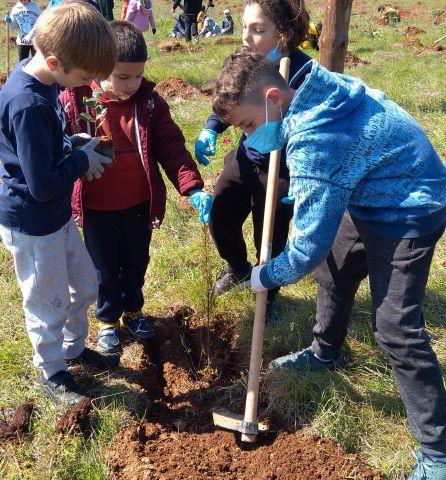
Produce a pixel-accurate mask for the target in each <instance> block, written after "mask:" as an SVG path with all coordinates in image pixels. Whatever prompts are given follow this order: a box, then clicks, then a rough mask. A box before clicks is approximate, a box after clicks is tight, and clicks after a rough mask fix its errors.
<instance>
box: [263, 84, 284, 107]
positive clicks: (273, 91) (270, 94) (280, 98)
mask: <svg viewBox="0 0 446 480" xmlns="http://www.w3.org/2000/svg"><path fill="white" fill-rule="evenodd" d="M265 98H266V99H267V100H271V102H272V103H273V105H274V106H276V107H277V108H281V107H282V105H283V103H284V100H285V97H284V94H283V92H282V90H280V88H277V87H270V88H267V89H266V91H265Z"/></svg>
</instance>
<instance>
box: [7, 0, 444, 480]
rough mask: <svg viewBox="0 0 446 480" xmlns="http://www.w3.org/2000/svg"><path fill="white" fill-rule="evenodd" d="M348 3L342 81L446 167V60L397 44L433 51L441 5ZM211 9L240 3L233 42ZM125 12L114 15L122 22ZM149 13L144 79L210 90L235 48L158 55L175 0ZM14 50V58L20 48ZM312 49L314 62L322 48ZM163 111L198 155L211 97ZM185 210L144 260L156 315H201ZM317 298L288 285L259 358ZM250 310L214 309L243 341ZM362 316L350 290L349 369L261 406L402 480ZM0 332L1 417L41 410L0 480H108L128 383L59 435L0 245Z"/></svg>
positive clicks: (283, 391)
mask: <svg viewBox="0 0 446 480" xmlns="http://www.w3.org/2000/svg"><path fill="white" fill-rule="evenodd" d="M39 3H40V2H39ZM353 3H354V7H353V15H352V18H351V32H350V46H349V50H350V51H351V52H353V53H355V54H356V55H357V56H358V57H360V58H361V59H364V60H368V61H369V62H370V63H369V64H366V65H359V66H357V67H354V68H347V70H346V73H348V74H351V75H354V76H358V77H360V78H362V79H363V80H365V81H366V82H367V83H368V84H369V85H370V86H372V87H374V88H378V89H381V90H384V91H385V92H386V93H387V94H388V95H389V97H390V98H391V99H393V100H395V101H396V102H398V103H399V104H401V105H402V106H403V107H404V108H406V109H407V110H408V111H409V112H410V113H411V114H412V115H414V116H415V118H417V119H418V120H419V122H420V123H421V124H422V126H423V127H424V129H425V130H426V131H427V132H428V134H429V137H430V138H431V140H432V142H433V144H434V146H435V147H436V149H437V151H438V152H440V154H441V156H442V158H443V160H446V52H435V51H433V50H431V49H429V48H425V47H422V46H410V45H408V46H406V44H407V43H410V42H407V41H405V42H404V39H405V35H404V30H405V28H406V27H407V26H409V25H413V26H417V27H419V28H421V29H423V30H424V31H425V32H426V33H421V34H419V35H417V36H416V37H417V38H419V40H420V41H421V43H422V44H423V45H424V46H431V45H433V42H434V40H435V39H437V38H439V37H441V36H442V35H445V34H446V20H444V18H445V17H444V15H443V17H441V11H442V10H444V11H446V2H445V1H442V2H440V1H438V0H426V1H421V2H417V3H416V4H415V2H411V1H410V0H399V1H397V2H395V4H397V5H399V6H400V7H402V8H403V9H404V12H405V14H404V15H403V19H402V22H401V23H400V24H397V25H396V26H394V27H389V26H383V25H380V24H379V23H378V22H377V19H378V12H377V7H378V5H379V4H380V2H377V1H370V0H356V1H355V2H353ZM216 4H217V8H216V9H215V17H216V18H218V20H219V21H220V20H221V17H222V10H223V8H224V7H226V6H227V5H230V6H232V7H235V8H233V10H234V12H235V18H236V22H237V31H236V36H237V38H240V35H241V28H240V24H241V11H242V8H241V7H240V6H237V5H241V4H242V2H235V1H233V0H231V1H228V2H226V3H224V4H223V3H219V2H218V0H217V1H216ZM307 4H308V8H309V10H310V12H311V15H312V19H313V20H314V21H318V20H320V19H322V17H323V2H322V1H318V2H316V1H308V2H307ZM439 5H440V6H439ZM441 5H442V6H441ZM10 6H11V3H10V2H8V3H5V1H4V0H0V18H3V17H4V14H5V13H6V12H7V10H8V8H10ZM120 6H121V4H118V5H117V6H116V8H115V16H117V17H119V14H120ZM154 10H155V13H156V17H157V22H158V32H157V34H156V36H153V35H152V34H151V33H150V34H147V44H148V47H149V51H150V57H151V58H150V60H149V62H148V63H147V67H146V76H147V78H149V79H151V80H154V81H156V82H159V81H162V80H164V79H166V78H168V77H172V76H178V77H181V78H182V79H184V80H185V81H187V82H189V83H191V84H193V85H196V86H198V87H200V86H203V85H206V84H209V83H210V82H212V81H213V80H214V79H215V78H216V76H217V74H218V71H219V67H220V65H221V62H222V60H223V59H224V58H225V56H227V55H228V54H229V53H230V52H231V51H232V50H233V49H234V47H235V46H236V45H219V44H216V43H215V40H213V39H209V40H201V41H200V45H199V47H200V48H199V49H198V48H197V47H196V46H195V45H194V46H192V47H191V48H190V49H186V50H185V51H181V52H175V53H163V52H162V51H161V50H160V49H159V44H160V43H161V42H165V41H166V38H167V36H168V33H169V32H170V30H171V28H172V25H173V18H172V15H171V13H170V2H168V1H166V0H154ZM443 13H444V12H443ZM438 18H439V20H438V21H436V19H438ZM1 29H2V30H1V35H2V36H1V39H2V40H1V44H0V73H1V72H3V71H4V70H5V68H6V67H5V63H6V62H5V56H6V47H5V35H4V31H5V30H4V23H2V25H1ZM403 43H404V44H403ZM444 45H445V46H446V42H445V43H444ZM11 53H12V57H11V58H12V63H14V62H15V61H16V49H15V47H14V46H12V47H11ZM312 55H314V56H316V55H317V52H312ZM170 106H171V110H172V114H173V116H174V118H175V120H176V121H177V122H178V124H179V125H180V126H181V128H182V129H183V132H184V135H185V137H186V139H187V146H188V148H189V149H190V151H193V146H194V142H195V139H196V137H197V135H198V133H199V131H200V129H201V128H202V127H203V126H204V124H205V120H206V118H207V116H208V114H209V113H210V111H211V110H210V104H209V100H207V99H206V98H202V97H200V98H193V99H188V100H184V99H174V100H172V101H171V102H170ZM239 134H240V132H238V131H236V130H235V129H232V128H231V129H229V130H228V131H227V132H226V133H225V134H224V135H221V136H220V137H219V138H220V139H219V144H218V155H217V156H216V157H214V158H213V159H212V161H211V164H210V165H209V166H208V167H200V170H201V172H202V174H203V176H204V177H205V178H206V179H211V178H212V177H213V176H214V175H215V174H216V173H217V172H219V171H221V169H222V161H223V157H224V154H225V153H227V152H228V151H229V150H230V149H231V148H233V147H234V146H235V145H236V142H237V139H238V136H239ZM223 140H224V142H223ZM166 148H169V147H168V146H166ZM182 205H183V204H182V202H181V201H180V200H179V196H178V194H177V193H176V192H175V190H174V189H173V188H172V187H171V186H169V199H168V210H167V216H166V220H165V223H164V225H163V227H162V229H161V230H159V231H156V233H155V235H154V238H153V241H152V245H151V258H152V261H151V264H150V266H149V270H148V273H147V277H146V285H145V297H146V307H145V308H146V311H147V312H148V313H150V314H156V313H157V312H161V311H163V310H165V309H166V308H167V307H169V306H170V305H172V304H173V303H185V304H188V305H190V306H191V307H192V308H194V309H195V310H198V311H199V310H202V309H203V308H204V307H203V306H204V304H205V282H204V280H203V275H202V273H203V272H202V270H203V268H202V264H203V257H204V255H203V237H202V231H201V228H200V226H199V224H198V222H197V221H196V215H195V213H194V212H193V211H191V210H188V209H184V208H183V207H182ZM245 232H246V239H247V243H248V245H249V246H250V252H251V260H253V261H254V255H253V248H252V245H253V241H252V240H253V239H252V229H251V227H250V225H249V222H246V230H245ZM445 257H446V242H445V241H444V240H442V241H441V242H440V245H439V247H438V249H437V253H436V256H435V260H434V263H433V266H432V271H431V276H430V281H429V285H428V293H427V299H426V304H425V316H426V321H427V325H428V330H429V333H430V335H431V338H432V344H433V347H434V350H435V351H436V353H437V355H438V357H439V359H440V362H441V364H442V367H443V369H446V332H445V329H444V326H445V322H446V296H445V295H446V269H445V267H444V266H442V261H443V260H444V258H445ZM211 263H212V271H213V275H215V276H216V275H217V273H218V272H219V271H220V269H221V267H222V266H223V263H222V261H221V260H220V259H219V258H218V256H217V255H216V253H215V251H214V250H212V252H211ZM315 296H316V284H315V282H314V281H313V279H312V278H310V277H308V278H306V279H304V280H303V281H302V282H300V283H298V284H296V285H292V286H289V287H286V288H284V289H283V290H282V293H281V295H280V301H279V306H280V310H281V313H282V315H283V317H284V319H285V321H284V323H283V324H281V325H279V326H277V327H275V328H274V329H267V331H266V339H265V358H266V360H268V359H270V358H272V357H274V356H275V355H277V354H278V353H281V352H283V351H285V350H288V349H292V350H297V349H300V348H301V347H305V346H307V345H308V341H309V339H310V338H311V329H312V326H313V324H314V322H315ZM253 309H254V301H253V298H252V295H251V294H250V293H249V292H237V293H234V294H230V295H228V296H226V297H224V298H222V299H219V300H218V302H217V304H216V306H215V311H216V312H218V311H228V310H230V311H231V312H234V313H235V314H236V315H237V316H238V317H239V318H240V322H239V329H240V342H241V343H247V342H249V340H250V333H251V325H252V319H253ZM370 318H371V315H370V295H369V289H368V285H367V283H364V284H363V285H362V286H361V289H360V291H359V293H358V296H357V302H356V307H355V310H354V317H353V319H352V324H351V328H350V332H349V336H348V342H347V344H346V346H345V352H346V355H347V357H348V359H349V363H348V366H347V367H346V368H345V369H344V370H341V371H339V372H336V373H327V374H322V375H318V376H314V375H313V376H306V377H302V378H298V379H296V378H294V377H292V376H290V377H286V378H285V379H284V381H281V382H280V383H278V382H276V383H274V382H273V383H272V384H271V385H270V386H269V390H268V391H267V392H266V391H265V392H263V402H264V404H265V405H267V408H268V411H269V413H271V414H274V415H280V416H281V417H283V418H286V419H288V420H289V422H290V424H296V425H297V426H298V427H299V428H305V429H306V430H308V431H311V432H317V433H319V434H321V435H322V436H326V437H330V438H333V439H334V440H335V441H336V442H339V443H341V444H342V445H344V446H345V447H346V448H347V449H348V450H349V451H352V452H357V453H361V454H362V456H363V458H364V459H365V460H366V461H367V462H368V463H369V464H370V465H372V466H376V467H378V468H380V469H381V470H382V471H383V472H384V475H385V477H386V478H388V479H392V480H397V479H403V478H405V475H407V473H408V472H409V470H410V467H411V465H412V464H413V454H414V452H415V451H416V445H415V444H414V442H413V440H412V438H411V435H410V433H409V430H408V426H407V421H406V417H405V412H404V409H403V405H402V402H401V400H400V398H399V396H398V393H397V391H396V388H395V385H394V381H393V377H392V373H391V369H390V364H389V362H388V360H387V358H386V356H385V355H384V354H383V353H382V352H381V351H380V350H379V349H378V348H377V346H376V343H375V341H374V339H373V335H372V331H371V328H370ZM91 319H92V322H91V325H92V328H91V331H92V333H91V335H92V340H94V338H95V335H96V328H97V327H96V325H95V322H94V319H93V315H92V316H91ZM0 325H1V326H0V418H2V411H3V412H4V414H5V415H6V416H7V415H8V414H9V412H10V411H11V409H12V408H13V407H15V406H17V405H19V404H20V403H22V402H23V401H25V400H26V399H28V398H35V399H36V405H37V413H36V414H35V415H34V417H33V422H32V431H31V432H30V434H29V435H28V436H25V437H24V438H23V440H22V441H21V442H20V443H18V444H17V443H0V478H1V479H5V480H6V479H7V480H13V479H14V480H18V479H33V480H43V479H45V480H71V479H83V480H87V479H88V480H93V479H94V480H96V479H97V480H99V479H101V480H105V479H106V478H107V475H106V462H107V447H108V446H109V445H110V444H111V443H112V442H113V438H114V435H115V434H116V432H117V431H118V430H119V428H120V426H121V425H122V424H123V423H125V422H126V421H127V420H128V418H129V415H130V414H129V412H128V411H127V410H126V408H125V406H124V402H123V401H122V399H121V396H120V395H118V394H117V393H118V392H122V391H126V389H128V388H130V387H128V385H126V384H125V382H122V383H119V384H118V386H117V387H115V390H116V394H115V396H114V397H113V398H114V401H113V402H107V403H104V405H103V406H99V407H97V409H96V411H95V418H96V422H95V427H94V431H93V433H92V435H91V436H90V437H89V438H87V439H85V438H83V437H82V436H71V437H67V438H63V437H60V436H57V435H56V434H55V433H54V427H55V423H56V421H57V419H58V418H59V417H60V415H61V411H60V409H59V408H56V407H54V406H53V405H52V404H51V403H50V402H49V401H48V400H46V399H45V398H44V397H43V396H42V395H41V393H40V391H39V388H38V372H37V371H36V370H35V369H34V367H33V365H32V363H31V356H32V352H31V347H30V344H29V342H28V339H27V335H26V331H25V327H24V322H23V314H22V309H21V297H20V292H19V290H18V287H17V284H16V280H15V275H14V268H13V263H12V259H11V257H10V256H9V254H8V253H7V252H6V251H5V249H4V248H3V246H2V245H1V244H0ZM246 370H247V368H246V365H241V366H240V372H241V379H240V380H238V381H236V382H235V383H234V385H233V386H231V387H230V388H229V387H228V388H229V390H228V392H227V393H228V395H229V394H231V395H240V392H242V389H241V387H242V386H243V382H244V378H245V376H246ZM444 371H445V370H444Z"/></svg>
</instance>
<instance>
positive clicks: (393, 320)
mask: <svg viewBox="0 0 446 480" xmlns="http://www.w3.org/2000/svg"><path fill="white" fill-rule="evenodd" d="M443 230H444V229H443V228H442V229H440V230H439V231H437V232H435V233H433V234H430V235H427V236H424V237H420V238H414V239H392V238H383V237H378V236H376V235H375V234H373V233H372V232H371V231H370V230H369V228H368V226H367V225H366V224H365V223H364V222H361V221H359V220H357V219H355V218H353V219H352V218H351V217H350V216H349V215H348V214H346V215H345V216H344V219H343V221H342V223H341V226H340V228H339V231H338V234H337V237H336V240H335V242H334V245H333V248H332V252H331V253H330V255H329V257H328V258H327V260H326V261H325V262H323V263H322V264H321V265H320V266H319V267H318V268H317V269H316V271H315V278H316V280H317V282H318V284H319V286H318V293H317V324H316V326H315V327H314V330H313V332H314V341H313V348H314V350H315V352H316V354H317V355H318V356H320V357H321V358H325V359H328V358H333V357H335V356H337V355H339V353H340V349H341V345H342V343H343V341H344V339H345V337H346V334H347V324H348V322H349V318H350V313H351V310H352V307H353V302H354V298H355V293H356V291H357V289H358V287H359V284H360V282H361V280H363V279H364V278H365V277H366V276H367V275H369V282H370V291H371V296H372V329H373V334H374V337H375V339H376V342H377V343H378V345H379V346H380V347H381V349H383V350H384V351H385V352H386V353H387V354H388V356H389V358H390V363H391V365H392V370H393V373H394V376H395V381H396V385H397V387H398V390H399V393H400V395H401V398H402V400H403V402H404V405H405V407H406V411H407V417H408V420H409V426H410V429H411V431H412V434H413V436H414V437H415V438H416V440H418V441H419V442H420V444H421V447H420V448H421V450H422V451H423V452H424V453H426V454H428V455H433V456H435V455H436V456H439V455H446V392H445V388H444V385H443V380H442V377H441V372H440V367H439V364H438V360H437V357H436V356H435V353H434V352H433V350H432V348H431V346H430V339H429V336H428V334H427V333H426V330H425V327H424V319H423V315H422V311H421V306H422V303H423V300H424V296H425V290H426V283H427V280H428V276H429V270H430V265H431V262H432V257H433V254H434V250H435V245H436V243H437V241H438V240H439V238H440V237H441V235H442V233H443Z"/></svg>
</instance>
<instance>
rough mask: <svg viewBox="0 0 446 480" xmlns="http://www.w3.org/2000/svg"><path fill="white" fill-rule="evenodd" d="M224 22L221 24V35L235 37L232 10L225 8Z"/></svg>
mask: <svg viewBox="0 0 446 480" xmlns="http://www.w3.org/2000/svg"><path fill="white" fill-rule="evenodd" d="M223 15H224V17H223V21H222V22H221V34H222V35H233V34H234V19H233V18H232V15H231V10H229V8H225V9H224V10H223Z"/></svg>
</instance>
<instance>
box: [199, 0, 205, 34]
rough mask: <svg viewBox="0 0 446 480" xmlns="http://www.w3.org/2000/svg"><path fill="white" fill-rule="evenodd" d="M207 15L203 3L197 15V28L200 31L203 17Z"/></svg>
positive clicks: (202, 25)
mask: <svg viewBox="0 0 446 480" xmlns="http://www.w3.org/2000/svg"><path fill="white" fill-rule="evenodd" d="M206 17H207V14H206V7H205V6H204V5H203V6H202V7H201V10H200V12H199V13H198V15H197V29H198V31H199V32H200V31H201V30H203V27H204V19H205V18H206Z"/></svg>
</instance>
